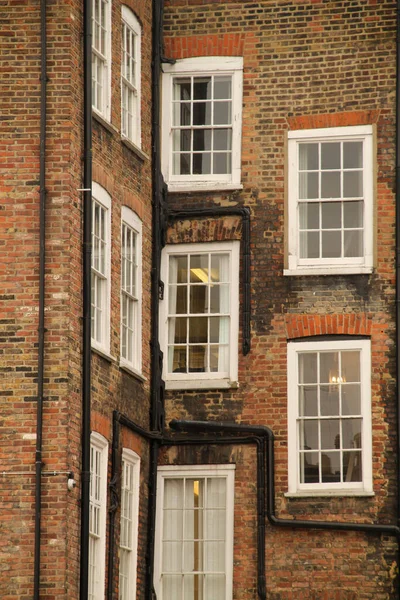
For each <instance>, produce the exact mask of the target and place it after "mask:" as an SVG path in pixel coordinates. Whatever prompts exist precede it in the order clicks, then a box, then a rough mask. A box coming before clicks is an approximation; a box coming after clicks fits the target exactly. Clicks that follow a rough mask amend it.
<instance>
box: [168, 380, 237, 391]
mask: <svg viewBox="0 0 400 600" xmlns="http://www.w3.org/2000/svg"><path fill="white" fill-rule="evenodd" d="M238 387H239V383H238V382H237V381H231V380H230V379H192V380H190V381H188V380H186V381H183V380H182V381H165V389H166V390H218V389H224V390H226V389H234V390H235V389H237V388H238Z"/></svg>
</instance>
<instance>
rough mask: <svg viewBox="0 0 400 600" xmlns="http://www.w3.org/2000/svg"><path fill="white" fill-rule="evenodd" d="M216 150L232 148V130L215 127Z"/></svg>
mask: <svg viewBox="0 0 400 600" xmlns="http://www.w3.org/2000/svg"><path fill="white" fill-rule="evenodd" d="M213 148H214V150H231V148H232V130H231V129H215V130H214V146H213Z"/></svg>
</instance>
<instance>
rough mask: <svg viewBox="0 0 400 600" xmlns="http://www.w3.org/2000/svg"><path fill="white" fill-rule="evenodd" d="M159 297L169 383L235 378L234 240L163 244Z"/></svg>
mask: <svg viewBox="0 0 400 600" xmlns="http://www.w3.org/2000/svg"><path fill="white" fill-rule="evenodd" d="M162 271H163V278H164V281H165V291H166V294H165V297H164V301H163V302H161V303H160V305H161V306H160V310H161V324H162V331H161V336H162V343H163V348H164V356H165V359H164V378H165V380H166V385H167V387H169V388H170V389H179V388H192V389H194V388H198V387H203V388H207V387H209V388H213V387H214V388H215V387H230V386H233V385H235V384H236V381H237V357H238V349H237V346H238V302H239V296H238V293H239V292H238V287H239V286H238V277H239V242H221V243H211V244H201V245H199V244H180V245H174V246H167V247H166V248H165V250H164V254H163V260H162Z"/></svg>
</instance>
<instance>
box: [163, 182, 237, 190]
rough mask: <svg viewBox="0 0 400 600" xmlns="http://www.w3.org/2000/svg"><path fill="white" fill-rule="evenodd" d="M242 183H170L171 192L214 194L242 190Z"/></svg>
mask: <svg viewBox="0 0 400 600" xmlns="http://www.w3.org/2000/svg"><path fill="white" fill-rule="evenodd" d="M242 189H243V185H242V184H241V183H229V182H222V181H204V182H203V181H185V182H181V183H178V182H173V181H172V182H169V183H168V191H169V192H212V191H221V192H222V191H232V190H242Z"/></svg>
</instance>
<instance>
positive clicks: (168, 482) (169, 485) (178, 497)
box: [164, 479, 183, 508]
mask: <svg viewBox="0 0 400 600" xmlns="http://www.w3.org/2000/svg"><path fill="white" fill-rule="evenodd" d="M164 508H183V480H182V479H165V482H164Z"/></svg>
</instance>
